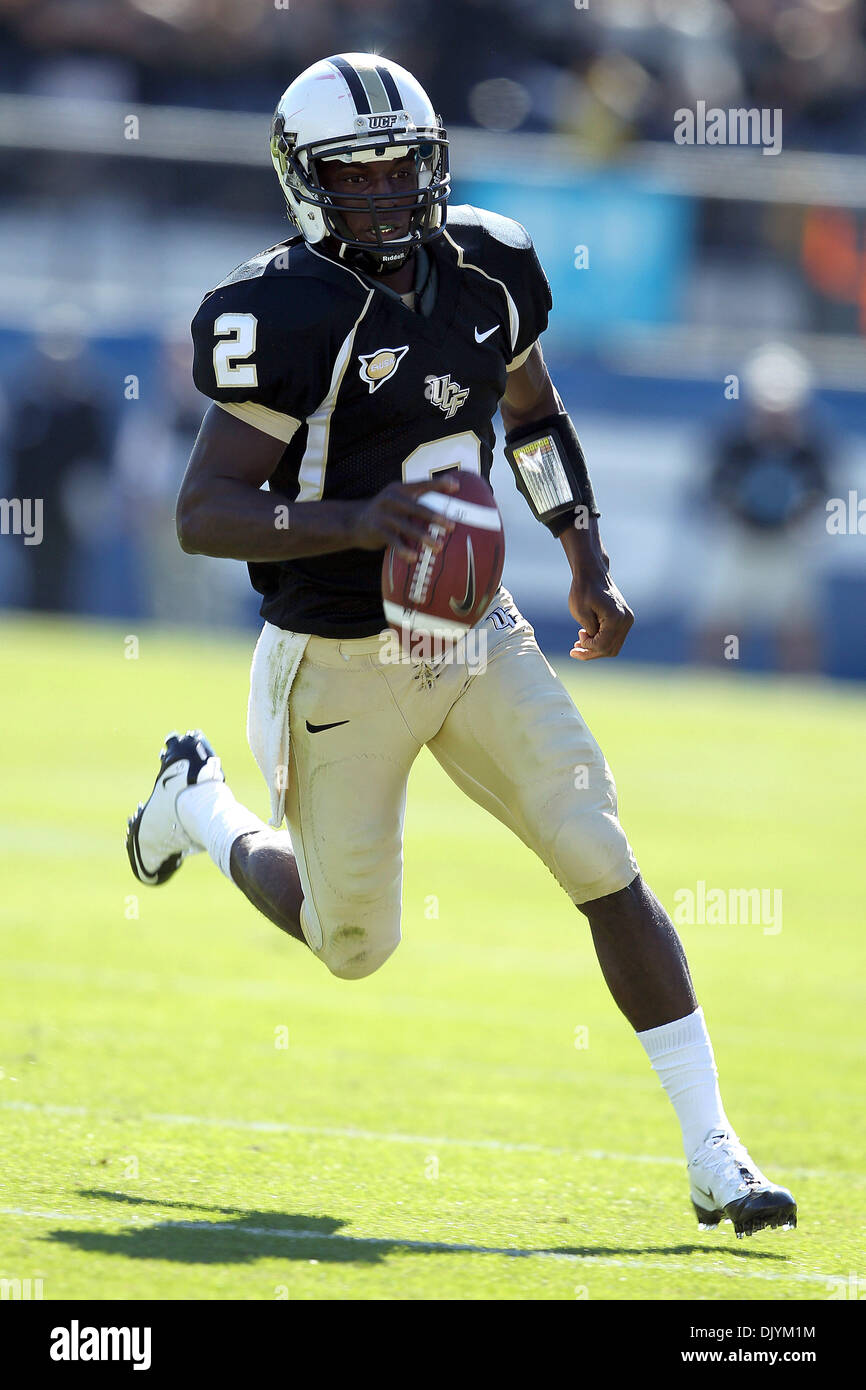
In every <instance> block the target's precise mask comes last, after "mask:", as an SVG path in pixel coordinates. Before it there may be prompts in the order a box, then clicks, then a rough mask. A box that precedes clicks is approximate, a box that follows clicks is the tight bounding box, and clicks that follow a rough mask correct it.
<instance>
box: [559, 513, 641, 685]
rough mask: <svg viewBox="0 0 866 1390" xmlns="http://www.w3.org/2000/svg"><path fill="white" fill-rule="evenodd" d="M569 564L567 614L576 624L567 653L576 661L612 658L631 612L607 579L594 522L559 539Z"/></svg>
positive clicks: (629, 622) (606, 563)
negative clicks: (586, 528) (569, 587)
mask: <svg viewBox="0 0 866 1390" xmlns="http://www.w3.org/2000/svg"><path fill="white" fill-rule="evenodd" d="M562 539H563V542H564V544H565V548H566V551H567V553H568V557H569V560H570V561H571V570H572V575H573V579H572V583H571V590H570V592H569V595H568V611H569V612H570V614H571V616H572V617H573V618H574V619H576V621H577V622H579V623H580V631H579V632H578V634H577V641H576V642H575V644H574V646H573V647H572V649H571V651H570V652H569V656H573V657H574V658H575V659H576V660H577V661H592V660H594V658H595V657H598V656H616V655H617V654H618V653H619V651H620V649H621V647H622V644H623V642H624V641H625V639H626V637H627V636H628V633H629V629H630V628H631V626H632V623H633V622H634V613H632V611H631V609H630V608H629V606H628V604H627V603H626V601H625V599H624V598H623V596H622V594H621V593H620V591H619V589H618V588H617V587H616V585H615V584H614V582H613V580H612V579H611V577H610V557H609V556H608V553H607V551H606V550H605V548H604V545H603V544H602V541H601V538H600V536H599V534H598V527H597V525H596V524H595V523H593V525H592V526H591V528H589V529H588V530H585V531H583V532H580V531H577V530H575V529H573V528H572V529H571V531H570V533H568V538H567V539H566V537H563V538H562Z"/></svg>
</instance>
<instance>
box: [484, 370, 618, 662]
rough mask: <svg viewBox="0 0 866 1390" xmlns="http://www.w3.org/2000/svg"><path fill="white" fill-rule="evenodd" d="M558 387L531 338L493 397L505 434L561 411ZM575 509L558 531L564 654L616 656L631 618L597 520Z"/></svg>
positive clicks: (583, 657) (586, 657)
mask: <svg viewBox="0 0 866 1390" xmlns="http://www.w3.org/2000/svg"><path fill="white" fill-rule="evenodd" d="M564 409H565V408H564V406H563V404H562V400H561V398H560V395H559V392H558V391H557V389H556V387H555V386H554V384H553V382H552V381H551V379H550V375H549V373H548V370H547V367H546V365H545V362H544V356H543V354H542V351H541V347H540V345H539V344H538V343H535V344H534V345H533V346H532V348H531V349H530V351H529V354H528V356H527V357H526V360H525V361H524V362H523V363H522V365H521V366H519V367H515V368H514V369H513V370H511V371H509V373H508V384H507V386H506V390H505V395H504V396H503V397H502V400H501V401H500V402H499V410H500V414H501V415H502V423H503V425H504V426H505V431H506V433H510V432H511V431H512V430H515V429H522V428H525V427H526V426H530V425H532V424H533V422H534V421H536V420H544V419H545V418H546V417H548V416H551V415H558V414H561V413H563V412H564ZM585 512H586V508H583V509H582V511H581V522H582V524H581V525H577V524H575V525H568V526H566V528H565V530H563V531H562V533H561V534H560V536H559V539H560V541H561V542H562V548H563V550H564V551H565V553H566V555H567V556H568V561H569V564H570V565H571V576H572V579H571V591H570V593H569V596H568V608H569V612H570V613H571V616H572V617H573V618H574V619H576V621H577V622H578V623H580V631H579V633H578V635H577V641H576V642H575V644H574V646H573V647H572V649H571V652H570V655H571V656H573V657H575V658H576V659H577V660H579V661H591V660H592V659H593V658H595V657H599V656H616V655H617V654H618V652H619V650H620V648H621V647H622V644H623V642H624V641H625V639H626V637H627V635H628V631H629V629H630V627H631V625H632V623H633V622H634V614H633V613H632V611H631V609H630V608H629V606H628V604H627V603H626V601H625V599H624V598H623V596H622V594H621V593H620V591H619V589H618V588H617V587H616V585H615V584H614V582H613V580H612V579H611V577H610V558H609V556H608V554H607V551H606V550H605V548H604V545H603V543H602V540H601V536H600V535H599V531H598V520H597V518H596V517H594V516H587V515H585V514H584V513H585Z"/></svg>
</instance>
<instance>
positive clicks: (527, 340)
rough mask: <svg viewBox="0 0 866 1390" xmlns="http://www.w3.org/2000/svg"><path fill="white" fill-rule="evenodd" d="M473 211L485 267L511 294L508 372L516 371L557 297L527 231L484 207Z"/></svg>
mask: <svg viewBox="0 0 866 1390" xmlns="http://www.w3.org/2000/svg"><path fill="white" fill-rule="evenodd" d="M473 211H474V212H475V213H476V215H477V217H478V219H479V222H480V224H481V227H482V228H483V237H484V248H485V255H484V261H485V264H486V265H489V266H490V273H491V274H493V275H494V276H495V277H496V278H497V279H499V280H501V281H502V284H503V285H504V287H505V289H506V292H507V298H508V312H509V318H510V322H511V361H510V362H509V363H508V370H509V371H513V370H514V368H515V367H519V366H521V365H522V364H523V362H525V360H526V358H527V357H528V355H529V351H530V349H531V348H532V346H533V344H534V343H535V342H537V340H538V339H539V338H540V337H541V334H542V333H543V332H544V330H545V329H546V327H547V320H548V316H549V314H550V310H551V309H552V308H553V296H552V295H551V293H550V284H549V282H548V279H547V276H546V275H545V273H544V270H543V268H542V265H541V262H540V261H539V259H538V256H537V254H536V251H535V247H534V246H533V244H532V238H531V237H530V235H529V233H528V232H527V230H526V228H525V227H524V226H522V225H521V223H519V222H515V221H514V220H513V219H512V218H510V217H502V216H501V215H500V214H499V213H496V212H488V211H487V210H486V209H481V208H475V209H473Z"/></svg>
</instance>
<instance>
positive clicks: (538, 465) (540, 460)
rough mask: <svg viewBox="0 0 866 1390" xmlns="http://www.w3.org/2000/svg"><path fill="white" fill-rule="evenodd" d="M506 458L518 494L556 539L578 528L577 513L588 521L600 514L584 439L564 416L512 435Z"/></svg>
mask: <svg viewBox="0 0 866 1390" xmlns="http://www.w3.org/2000/svg"><path fill="white" fill-rule="evenodd" d="M505 457H506V458H507V459H508V462H509V463H510V464H511V468H512V470H513V472H514V477H515V480H516V482H517V487H518V490H519V491H520V492H521V493H522V494H523V496H524V497H525V498H526V500H527V502H528V503H529V506H530V507H531V509H532V511H533V512H534V513H535V515H536V517H537V518H538V520H539V521H541V522H543V523H544V525H545V526H547V527H548V528H549V530H550V531H551V532H552V533H553V535H554V536H561V535H562V533H563V531H566V530H567V529H568V527H569V526H571V525H574V524H577V516H578V508H580V509H582V514H583V516H584V518H585V519H586V520H588V519H589V517H591V516H600V515H601V512H600V511H599V509H598V507H597V505H596V501H595V496H594V494H593V491H592V483H591V482H590V480H589V473H588V472H587V468H586V459H585V458H584V456H583V449H582V448H581V447H580V440H579V439H578V437H577V432H576V430H575V428H574V425H573V424H572V422H571V417H570V416H569V415H568V414H566V412H565V411H561V412H560V413H559V414H556V415H546V416H544V418H543V419H541V420H533V421H532V423H531V424H529V425H518V426H516V428H515V429H513V430H509V431H508V433H507V434H506V436H505Z"/></svg>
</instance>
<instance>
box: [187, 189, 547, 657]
mask: <svg viewBox="0 0 866 1390" xmlns="http://www.w3.org/2000/svg"><path fill="white" fill-rule="evenodd" d="M426 250H427V253H428V255H429V257H430V259H431V262H432V263H433V267H434V268H435V269H434V273H435V276H436V295H435V300H434V302H433V305H432V308H431V309H430V312H429V314H428V315H427V316H425V315H424V314H423V313H419V312H417V311H416V310H414V309H410V308H408V307H407V305H406V304H405V303H403V301H402V300H400V299H399V298H397V297H395V296H394V295H391V294H388V293H386V292H384V291H383V289H382V288H381V287H380V288H377V287H376V286H375V285H374V284H373V283H372V282H371V281H370V280H368V279H367V278H366V277H365V276H363V275H361V274H359V273H357V272H356V271H354V270H352V269H350V268H349V267H347V266H345V265H344V264H342V263H341V262H338V261H335V260H332V259H330V258H329V257H327V256H325V255H323V254H322V253H321V252H319V251H317V250H316V249H315V248H314V247H311V246H308V245H307V244H306V242H304V241H303V239H302V238H299V237H294V238H290V239H289V240H288V241H286V242H282V243H280V245H278V246H275V247H272V248H271V249H270V250H268V251H265V252H262V253H261V255H259V256H256V257H254V258H253V259H252V260H250V261H247V262H246V263H245V264H244V265H242V266H239V267H238V269H237V270H235V271H234V272H233V273H232V274H231V275H230V276H229V277H228V279H227V280H225V281H223V283H222V284H221V285H218V286H217V288H216V289H215V290H212V291H211V292H210V294H208V295H207V296H206V297H205V299H204V301H203V302H202V305H201V307H200V308H199V311H198V313H197V314H196V316H195V319H194V320H193V325H192V334H193V342H194V345H195V365H194V376H195V383H196V386H197V387H198V389H199V390H200V391H202V392H203V393H204V394H205V395H206V396H210V397H212V398H213V399H214V400H215V401H217V402H219V404H220V405H222V406H224V407H225V408H226V409H228V410H230V411H231V412H232V413H233V414H236V415H238V416H239V417H240V418H241V419H244V420H246V421H247V422H248V423H250V424H252V425H254V426H255V427H257V428H259V429H262V430H264V431H265V432H267V433H270V434H273V435H275V436H276V437H277V438H279V439H283V440H285V443H286V448H285V452H284V453H283V455H282V458H281V459H280V462H279V464H278V465H277V468H276V470H275V472H274V473H273V475H272V477H271V478H270V480H269V483H268V486H269V488H270V490H271V491H272V492H273V493H275V494H276V495H277V501H278V502H279V501H286V502H316V501H322V500H326V501H331V500H338V499H343V500H350V499H351V500H356V499H360V498H366V497H372V496H374V495H375V494H376V493H377V492H380V491H381V490H382V488H384V487H386V486H387V484H388V483H392V482H414V481H419V480H421V479H423V478H427V477H430V476H432V475H433V474H435V473H437V472H441V471H444V470H447V469H449V468H453V467H455V466H457V467H460V468H465V469H469V470H471V471H472V472H476V473H481V474H482V475H483V476H484V477H485V478H486V477H488V475H489V473H490V465H491V462H492V459H493V445H494V442H495V436H494V431H493V423H492V422H493V416H494V414H495V412H496V409H497V406H498V404H499V401H500V399H501V397H502V395H503V393H504V391H505V385H506V373H507V369H508V367H509V366H510V365H511V364H513V363H515V362H517V361H519V359H520V358H521V357H522V356H523V355H524V354H525V353H526V352H527V350H528V349H529V348H530V347H531V346H532V344H533V343H534V342H535V340H536V339H537V338H538V336H539V334H541V333H542V332H543V331H544V329H545V328H546V326H547V316H548V312H549V310H550V308H551V296H550V287H549V285H548V282H547V278H546V276H545V274H544V271H543V270H542V268H541V266H540V264H539V262H538V258H537V257H536V254H535V251H534V249H533V246H532V242H531V240H530V238H529V236H528V234H527V233H526V231H525V230H524V229H523V227H521V226H520V224H519V223H517V222H513V221H511V220H510V219H509V218H505V217H500V216H499V215H498V214H497V213H492V212H485V211H483V210H482V209H480V208H474V207H469V206H468V205H464V206H461V207H455V208H452V209H451V210H450V211H449V214H448V222H447V226H446V228H445V231H444V232H443V234H442V235H441V236H439V237H437V238H435V240H433V241H432V242H430V243H428V245H427V247H426ZM381 570H382V553H381V552H379V551H371V550H359V549H354V550H341V551H337V552H334V553H332V554H327V555H313V556H307V557H304V558H301V559H292V560H285V561H280V562H276V563H269V564H260V563H254V564H250V566H249V571H250V578H251V580H252V583H253V585H254V587H255V588H256V589H257V590H258V591H259V593H260V594H262V595H263V602H262V606H261V615H262V617H263V618H266V619H267V620H268V621H269V622H271V623H274V624H275V625H276V626H277V627H281V628H286V629H289V630H290V631H295V632H310V633H313V634H315V635H317V636H320V637H346V638H350V637H368V636H372V635H373V634H374V633H376V632H379V631H381V629H382V628H383V627H384V626H385V625H386V624H385V616H384V612H383V609H382V595H381Z"/></svg>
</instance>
